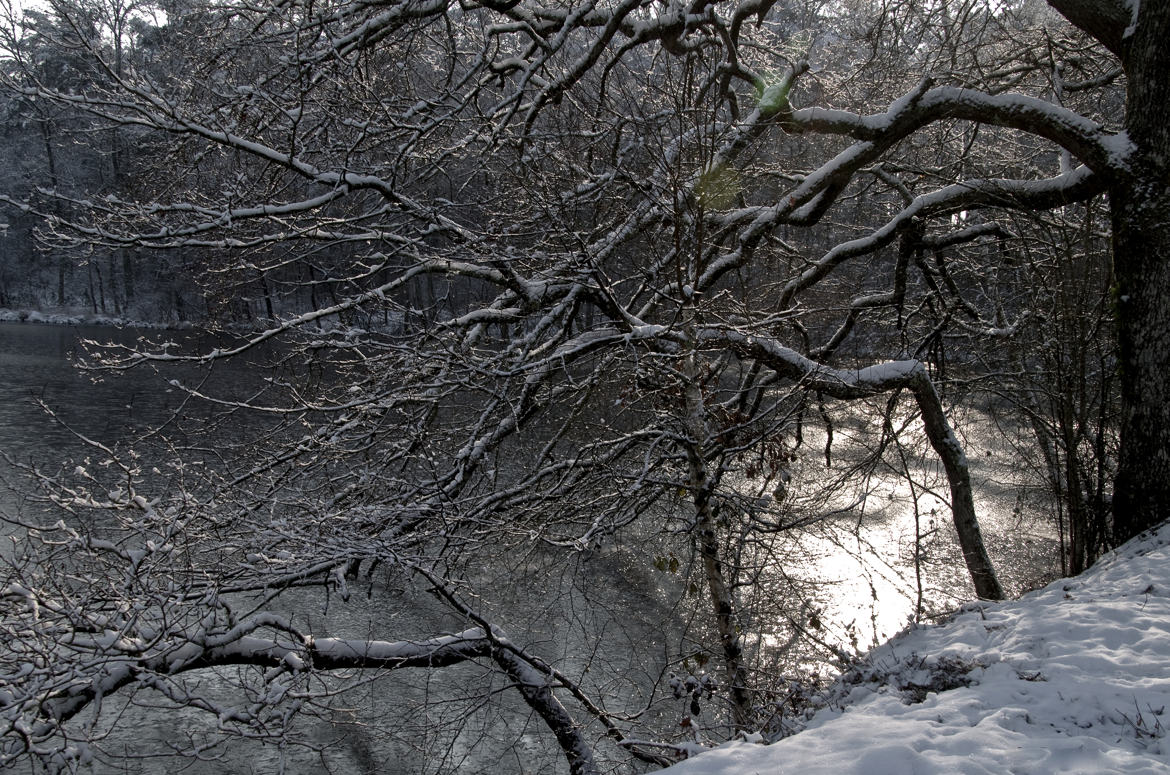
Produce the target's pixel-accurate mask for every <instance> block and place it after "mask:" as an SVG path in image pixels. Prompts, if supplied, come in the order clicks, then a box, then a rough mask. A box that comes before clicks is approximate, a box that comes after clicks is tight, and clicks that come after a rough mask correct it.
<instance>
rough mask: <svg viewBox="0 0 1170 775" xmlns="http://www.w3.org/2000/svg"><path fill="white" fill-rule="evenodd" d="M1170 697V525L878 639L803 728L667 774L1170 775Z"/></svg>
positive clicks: (726, 749)
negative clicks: (1008, 592)
mask: <svg viewBox="0 0 1170 775" xmlns="http://www.w3.org/2000/svg"><path fill="white" fill-rule="evenodd" d="M946 685H950V686H954V687H956V688H951V689H946V690H943V691H935V689H941V688H945V686H946ZM1167 707H1170V523H1168V524H1167V525H1163V526H1162V527H1160V528H1159V529H1157V530H1155V531H1154V532H1153V534H1152V535H1148V536H1145V537H1139V538H1137V539H1135V540H1134V541H1131V542H1130V543H1128V544H1126V545H1125V546H1123V547H1121V548H1120V549H1118V550H1117V551H1116V552H1114V553H1113V554H1111V555H1108V556H1107V557H1105V558H1103V559H1102V560H1100V561H1099V562H1098V563H1097V565H1096V566H1094V567H1093V568H1091V569H1090V570H1089V571H1088V572H1086V573H1085V574H1083V575H1081V576H1079V577H1076V578H1072V579H1062V580H1060V581H1057V582H1055V583H1053V584H1051V585H1049V586H1048V587H1046V588H1044V589H1041V590H1037V591H1035V592H1032V593H1029V594H1027V595H1025V596H1024V597H1022V598H1021V599H1019V600H1017V601H1013V602H1007V603H998V604H988V603H979V604H971V605H968V606H966V607H965V608H964V609H963V611H961V612H960V613H959V614H958V615H956V616H955V617H954V618H953V619H951V620H950V621H948V622H946V623H944V624H941V625H938V626H930V627H920V628H918V629H914V630H910V631H909V632H906V633H903V634H902V635H901V636H899V637H897V638H895V639H893V640H892V641H890V642H888V643H886V644H884V645H882V646H879V647H878V648H876V649H874V650H873V651H872V652H870V653H869V654H868V655H867V657H866V658H865V659H864V660H863V662H862V663H861V664H860V665H858V666H857V667H855V668H854V669H852V670H850V671H848V672H847V673H845V674H844V675H843V676H842V678H841V679H840V680H839V681H838V682H837V684H836V685H835V686H834V688H833V689H832V690H830V692H829V693H828V695H826V697H825V698H824V705H823V707H822V708H821V709H820V710H819V711H817V712H816V714H815V715H813V716H812V717H811V719H810V720H809V721H808V722H807V723H806V724H805V729H804V730H803V731H801V732H798V733H796V734H795V735H792V736H790V737H787V738H785V739H783V740H780V741H778V742H776V743H774V744H772V745H758V744H753V743H748V742H736V743H729V744H727V745H725V746H722V747H720V748H717V749H715V750H712V751H708V752H705V753H702V754H700V755H698V756H697V757H695V758H693V759H690V760H689V761H686V762H682V763H681V764H678V765H675V766H674V767H672V768H669V769H668V770H667V772H669V773H671V775H753V774H754V773H770V774H777V775H784V773H799V774H800V775H816V774H817V773H826V774H830V773H831V775H850V774H851V773H856V774H857V775H895V774H896V775H902V774H903V773H905V774H909V773H914V774H915V775H929V774H931V773H940V774H941V773H1021V775H1024V774H1026V775H1047V774H1049V773H1086V774H1087V773H1094V774H1102V775H1104V774H1108V773H1118V774H1120V773H1126V774H1127V775H1136V774H1137V773H1170V741H1168V740H1167V739H1166V737H1165V732H1166V726H1167V725H1170V715H1167V714H1166V713H1165V710H1166V709H1167Z"/></svg>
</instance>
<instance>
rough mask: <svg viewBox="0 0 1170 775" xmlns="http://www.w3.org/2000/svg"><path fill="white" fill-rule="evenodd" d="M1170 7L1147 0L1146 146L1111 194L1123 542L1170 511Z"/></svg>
mask: <svg viewBox="0 0 1170 775" xmlns="http://www.w3.org/2000/svg"><path fill="white" fill-rule="evenodd" d="M1167 37H1170V6H1168V5H1166V4H1165V3H1161V2H1160V3H1143V4H1142V7H1141V16H1140V20H1139V23H1138V24H1137V25H1136V26H1135V27H1134V30H1133V33H1132V35H1131V36H1130V37H1129V38H1128V39H1127V41H1126V49H1125V56H1124V57H1123V61H1124V62H1125V69H1126V75H1127V76H1128V79H1129V82H1128V92H1127V104H1126V130H1127V132H1128V133H1129V139H1130V140H1131V141H1132V142H1133V144H1134V146H1135V147H1136V149H1137V152H1136V154H1135V157H1134V158H1133V159H1132V160H1131V164H1130V173H1129V174H1128V175H1126V176H1123V177H1122V179H1121V180H1119V181H1118V183H1117V184H1115V185H1114V186H1113V187H1112V188H1111V189H1110V191H1109V198H1110V205H1111V208H1112V218H1113V261H1114V270H1115V273H1116V277H1117V310H1118V327H1119V338H1120V342H1119V345H1120V346H1119V356H1120V359H1121V400H1122V425H1121V456H1120V457H1121V459H1120V461H1119V464H1118V472H1117V480H1116V482H1115V484H1114V496H1113V504H1114V538H1115V539H1116V540H1118V541H1124V540H1126V539H1128V538H1130V537H1132V536H1133V535H1135V534H1137V533H1139V532H1141V531H1142V530H1145V529H1147V528H1150V527H1153V526H1154V525H1156V524H1158V523H1159V522H1161V521H1163V520H1165V519H1167V518H1168V517H1170V122H1168V121H1167V120H1166V106H1167V105H1168V104H1170V46H1167V45H1166V40H1167Z"/></svg>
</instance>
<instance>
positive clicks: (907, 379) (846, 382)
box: [704, 329, 1004, 600]
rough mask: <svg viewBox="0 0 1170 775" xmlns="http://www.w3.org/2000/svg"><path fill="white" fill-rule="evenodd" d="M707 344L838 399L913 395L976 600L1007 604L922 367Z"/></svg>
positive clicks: (959, 451) (956, 448)
mask: <svg viewBox="0 0 1170 775" xmlns="http://www.w3.org/2000/svg"><path fill="white" fill-rule="evenodd" d="M704 338H705V339H706V340H707V341H718V342H721V343H723V344H725V345H727V346H729V347H731V348H733V349H734V350H735V351H736V352H738V353H739V354H740V356H741V357H747V358H751V359H754V360H756V361H758V362H760V363H763V364H765V365H766V366H767V367H768V368H770V369H772V370H773V371H775V372H776V373H777V374H780V375H782V376H784V377H787V378H788V379H792V380H795V381H796V382H799V383H800V384H801V385H803V386H804V387H806V388H809V389H812V390H817V391H819V392H821V393H824V394H826V395H829V396H832V397H833V398H837V399H841V400H846V401H849V400H854V399H859V398H867V397H869V396H875V395H879V394H881V393H888V392H890V391H892V390H898V389H902V388H904V389H907V390H910V391H911V392H912V393H913V394H914V398H915V400H916V401H917V402H918V408H919V409H920V410H921V412H922V422H923V426H924V428H925V430H926V435H927V438H928V439H929V440H930V446H931V447H932V448H933V449H934V451H935V452H937V453H938V455H939V458H940V459H941V460H942V463H943V469H944V470H945V471H946V475H947V484H948V485H949V487H950V491H951V515H952V518H953V520H954V524H955V532H956V533H957V534H958V538H959V547H960V549H962V552H963V560H964V562H965V563H966V565H967V572H968V573H969V574H970V575H971V583H972V584H973V585H974V587H975V594H976V595H978V596H979V597H980V598H982V599H984V600H1003V598H1004V593H1003V587H1001V586H1000V583H999V579H998V578H997V577H996V575H995V569H994V567H993V566H992V564H991V558H990V557H989V556H988V554H987V549H986V547H985V545H984V543H983V533H982V531H981V530H980V529H979V520H978V518H977V517H976V516H975V501H974V498H973V497H972V491H971V474H970V471H969V470H968V466H967V456H966V455H965V454H964V452H963V447H962V445H961V444H960V443H959V440H958V439H957V438H956V437H955V434H954V432H953V431H952V430H951V426H950V423H948V422H947V418H946V413H945V412H944V411H943V408H942V402H941V401H940V400H939V397H938V392H937V391H936V390H935V389H934V383H933V382H931V381H930V377H929V376H928V375H927V373H926V368H925V366H923V365H922V363H921V362H919V361H895V362H888V363H879V364H877V365H875V366H869V367H866V368H864V369H858V370H856V371H846V370H844V369H834V368H831V367H829V366H826V365H824V364H822V363H818V362H816V361H814V360H812V359H810V358H806V357H805V356H803V355H801V354H800V353H797V352H796V351H794V350H790V349H788V348H787V347H784V346H783V345H781V344H779V343H778V342H775V341H773V340H771V339H765V338H762V337H756V336H749V335H745V334H742V333H740V332H738V331H728V330H723V329H708V330H707V331H705V332H704Z"/></svg>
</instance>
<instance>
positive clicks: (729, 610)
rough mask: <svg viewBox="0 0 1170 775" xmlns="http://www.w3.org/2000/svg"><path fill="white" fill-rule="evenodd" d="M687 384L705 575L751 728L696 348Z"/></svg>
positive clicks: (736, 702) (737, 716) (741, 721)
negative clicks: (706, 449) (707, 443)
mask: <svg viewBox="0 0 1170 775" xmlns="http://www.w3.org/2000/svg"><path fill="white" fill-rule="evenodd" d="M683 374H684V377H685V378H686V384H685V385H684V386H683V392H684V396H685V411H686V418H685V424H686V431H687V436H688V437H689V440H688V443H687V449H686V453H687V468H688V478H689V479H690V482H689V484H690V490H691V499H692V501H693V503H694V508H695V531H696V533H697V534H698V541H697V543H698V549H699V557H700V559H701V560H702V562H703V576H704V580H705V581H706V582H707V592H708V594H709V596H710V598H711V612H712V614H713V615H714V618H715V629H716V631H717V633H718V635H719V645H720V648H721V650H722V651H723V665H724V668H725V670H726V675H727V686H728V698H729V699H730V701H731V716H732V723H733V724H734V725H735V728H736V729H737V730H740V731H745V732H746V731H748V730H749V729H750V728H751V724H752V699H751V691H750V690H749V689H748V675H747V667H746V666H745V665H744V662H743V641H742V639H741V638H740V636H739V631H738V627H737V622H736V618H737V617H736V614H735V597H734V595H733V592H732V588H731V585H730V584H728V582H727V576H726V574H725V573H724V569H723V562H722V560H721V559H720V554H721V552H720V551H719V533H718V520H717V519H716V515H715V512H714V510H713V508H712V506H711V480H710V477H709V476H708V474H707V461H706V457H705V454H704V452H703V445H704V442H705V441H706V439H707V433H708V427H707V422H706V409H705V407H704V404H703V391H702V388H701V387H700V386H699V368H698V362H697V359H696V357H695V354H694V352H693V351H692V352H689V353H687V355H686V360H685V361H684V364H683Z"/></svg>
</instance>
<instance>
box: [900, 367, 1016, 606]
mask: <svg viewBox="0 0 1170 775" xmlns="http://www.w3.org/2000/svg"><path fill="white" fill-rule="evenodd" d="M910 389H911V390H912V391H914V398H915V399H917V401H918V408H919V409H920V410H921V411H922V424H923V427H924V428H925V429H926V437H927V438H928V439H930V446H932V447H934V451H935V452H937V453H938V456H939V457H940V458H941V459H942V463H943V468H944V469H945V470H946V472H947V483H948V484H949V485H950V488H951V516H952V518H953V519H954V523H955V532H956V533H957V534H958V537H959V548H960V549H961V550H962V552H963V560H964V562H966V564H967V571H968V573H970V574H971V582H972V583H973V584H974V585H975V594H976V595H978V596H979V597H980V598H982V599H984V600H1003V598H1004V594H1003V587H1001V586H1000V584H999V579H998V578H997V577H996V575H995V569H994V567H993V566H992V564H991V558H990V557H989V556H988V554H987V548H986V547H985V546H984V544H983V532H982V531H981V530H980V529H979V520H978V518H977V517H976V516H975V500H974V498H973V496H972V491H971V472H970V469H969V467H968V465H967V455H966V454H965V453H964V452H963V446H962V445H961V444H960V443H959V440H958V439H957V438H956V437H955V433H954V431H952V430H951V425H950V423H948V422H947V417H946V414H945V413H944V412H943V408H942V402H941V401H939V398H938V392H937V391H936V390H935V389H934V383H933V382H931V381H930V378H929V377H928V376H927V375H926V371H925V370H922V369H920V370H918V371H916V372H914V374H913V376H912V378H911V381H910Z"/></svg>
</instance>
